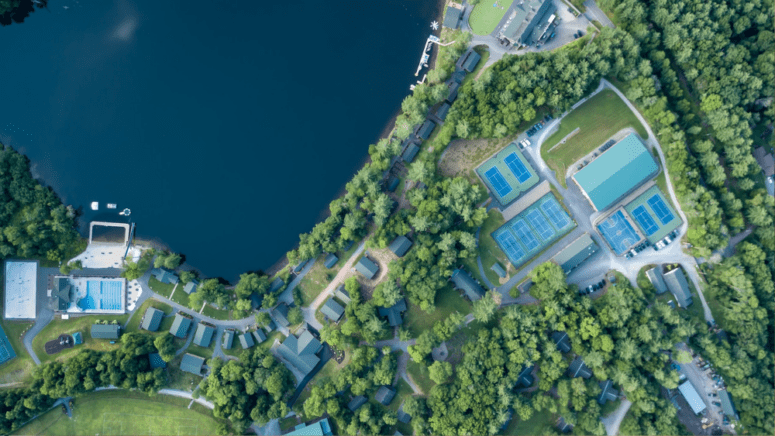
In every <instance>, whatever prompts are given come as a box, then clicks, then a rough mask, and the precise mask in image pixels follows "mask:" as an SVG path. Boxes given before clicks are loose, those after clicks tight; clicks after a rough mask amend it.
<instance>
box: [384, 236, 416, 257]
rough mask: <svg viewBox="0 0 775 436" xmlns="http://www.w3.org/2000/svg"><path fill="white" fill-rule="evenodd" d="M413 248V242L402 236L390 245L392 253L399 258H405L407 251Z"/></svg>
mask: <svg viewBox="0 0 775 436" xmlns="http://www.w3.org/2000/svg"><path fill="white" fill-rule="evenodd" d="M411 247H412V241H410V240H409V238H407V237H406V236H404V235H401V236H399V237H397V238H396V239H394V240H393V242H391V243H390V247H389V248H390V251H392V252H393V253H394V254H395V255H396V256H398V257H404V255H405V254H406V252H407V251H409V249H410V248H411Z"/></svg>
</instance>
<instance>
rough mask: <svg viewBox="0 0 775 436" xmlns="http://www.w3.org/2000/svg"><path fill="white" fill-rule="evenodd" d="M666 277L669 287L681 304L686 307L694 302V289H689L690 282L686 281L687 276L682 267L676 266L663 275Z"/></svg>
mask: <svg viewBox="0 0 775 436" xmlns="http://www.w3.org/2000/svg"><path fill="white" fill-rule="evenodd" d="M662 277H663V278H664V279H665V284H666V285H667V289H669V290H670V292H671V293H672V294H673V296H674V297H675V299H676V300H677V301H676V302H677V303H678V305H679V306H681V307H683V308H684V309H686V308H687V307H689V306H691V304H692V291H691V290H689V283H687V282H686V276H685V275H684V272H683V271H682V270H681V268H680V267H679V268H676V269H674V270H672V271H669V272H666V273H665V274H663V275H662Z"/></svg>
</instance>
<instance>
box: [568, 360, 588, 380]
mask: <svg viewBox="0 0 775 436" xmlns="http://www.w3.org/2000/svg"><path fill="white" fill-rule="evenodd" d="M568 375H569V376H570V377H571V378H575V377H583V378H590V377H592V370H590V369H589V367H588V366H587V364H586V363H584V359H582V358H581V356H576V358H575V359H573V362H571V364H570V367H568Z"/></svg>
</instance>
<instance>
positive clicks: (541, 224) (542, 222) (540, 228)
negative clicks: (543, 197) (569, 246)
mask: <svg viewBox="0 0 775 436" xmlns="http://www.w3.org/2000/svg"><path fill="white" fill-rule="evenodd" d="M526 217H527V219H528V221H530V224H531V225H532V226H533V228H534V229H535V230H536V232H538V235H539V236H541V239H543V240H544V241H548V240H549V239H551V237H552V236H554V229H553V228H552V227H551V226H549V223H548V222H546V218H545V217H544V216H543V215H541V212H539V211H538V210H536V209H533V210H531V211H530V212H528V213H527V215H526Z"/></svg>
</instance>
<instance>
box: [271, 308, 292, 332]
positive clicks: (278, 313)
mask: <svg viewBox="0 0 775 436" xmlns="http://www.w3.org/2000/svg"><path fill="white" fill-rule="evenodd" d="M289 309H290V308H289V307H288V305H287V304H285V303H280V304H278V305H277V307H275V308H274V310H272V315H273V316H274V319H275V320H277V324H280V325H281V326H283V327H288V326H289V325H291V323H290V322H288V310H289Z"/></svg>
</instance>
